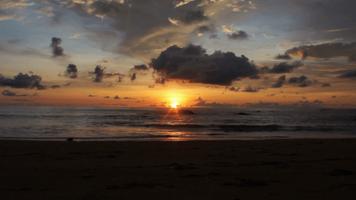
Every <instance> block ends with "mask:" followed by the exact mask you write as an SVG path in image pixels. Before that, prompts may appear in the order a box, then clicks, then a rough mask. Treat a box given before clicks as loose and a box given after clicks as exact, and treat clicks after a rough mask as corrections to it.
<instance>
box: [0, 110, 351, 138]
mask: <svg viewBox="0 0 356 200" xmlns="http://www.w3.org/2000/svg"><path fill="white" fill-rule="evenodd" d="M189 110H190V111H191V112H182V113H177V112H174V111H172V110H169V109H162V108H161V109H160V108H145V109H138V108H135V109H133V108H87V107H86V108H79V107H22V106H2V107H0V122H1V123H0V139H31V140H63V139H64V140H65V139H67V138H73V139H75V140H166V141H167V140H168V141H170V140H171V141H180V140H227V139H230V140H259V139H293V138H351V137H356V109H334V108H330V109H326V108H311V107H306V108H303V107H293V108H291V107H283V108H238V107H234V108H231V107H220V108H191V109H189Z"/></svg>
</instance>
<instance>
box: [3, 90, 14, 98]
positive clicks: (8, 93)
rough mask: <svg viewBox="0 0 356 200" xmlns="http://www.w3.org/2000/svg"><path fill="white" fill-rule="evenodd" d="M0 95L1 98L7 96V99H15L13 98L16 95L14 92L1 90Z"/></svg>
mask: <svg viewBox="0 0 356 200" xmlns="http://www.w3.org/2000/svg"><path fill="white" fill-rule="evenodd" d="M1 94H2V95H3V96H7V97H15V96H16V93H15V92H12V91H10V90H3V91H2V92H1Z"/></svg>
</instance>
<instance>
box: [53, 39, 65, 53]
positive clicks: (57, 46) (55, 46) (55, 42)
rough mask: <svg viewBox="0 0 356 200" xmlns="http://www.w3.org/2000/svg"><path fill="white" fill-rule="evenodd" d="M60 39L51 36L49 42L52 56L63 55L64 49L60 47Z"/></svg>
mask: <svg viewBox="0 0 356 200" xmlns="http://www.w3.org/2000/svg"><path fill="white" fill-rule="evenodd" d="M61 43H62V39H61V38H57V37H53V38H52V42H51V45H50V46H51V48H52V54H53V56H54V57H58V56H64V50H63V48H62V47H61Z"/></svg>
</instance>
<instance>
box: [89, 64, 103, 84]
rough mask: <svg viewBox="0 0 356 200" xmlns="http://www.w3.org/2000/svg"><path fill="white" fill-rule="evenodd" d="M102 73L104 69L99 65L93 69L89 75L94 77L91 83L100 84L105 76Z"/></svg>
mask: <svg viewBox="0 0 356 200" xmlns="http://www.w3.org/2000/svg"><path fill="white" fill-rule="evenodd" d="M104 72H105V68H104V67H102V66H100V65H97V66H96V67H95V68H94V72H91V74H93V75H94V78H93V81H94V82H97V83H99V82H102V81H103V79H104V75H105V74H104Z"/></svg>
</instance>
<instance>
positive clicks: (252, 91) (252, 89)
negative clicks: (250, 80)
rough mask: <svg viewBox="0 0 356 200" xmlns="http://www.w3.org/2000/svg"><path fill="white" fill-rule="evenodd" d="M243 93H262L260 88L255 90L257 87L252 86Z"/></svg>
mask: <svg viewBox="0 0 356 200" xmlns="http://www.w3.org/2000/svg"><path fill="white" fill-rule="evenodd" d="M242 91H243V92H250V93H255V92H258V91H260V89H259V88H255V87H252V86H247V87H246V88H245V89H243V90H242Z"/></svg>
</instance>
